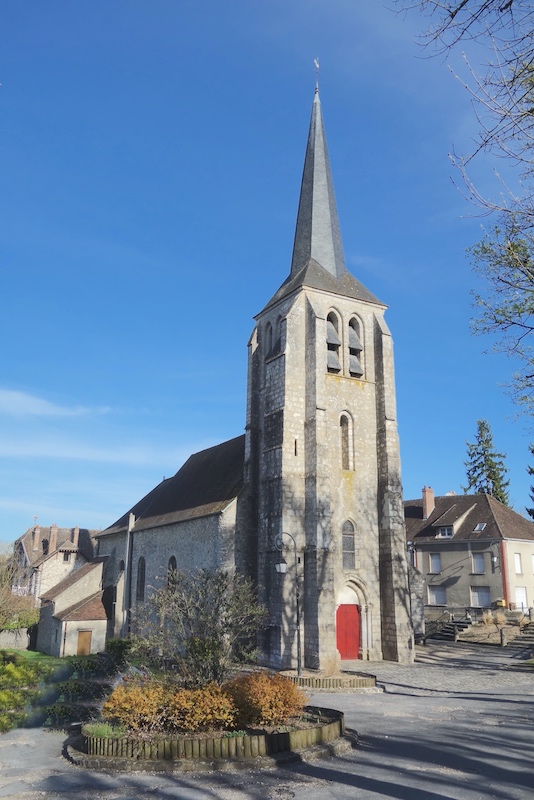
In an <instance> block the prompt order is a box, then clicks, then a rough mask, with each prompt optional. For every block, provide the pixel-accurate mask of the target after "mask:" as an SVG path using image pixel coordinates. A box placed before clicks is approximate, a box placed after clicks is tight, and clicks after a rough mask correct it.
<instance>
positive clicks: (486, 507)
mask: <svg viewBox="0 0 534 800" xmlns="http://www.w3.org/2000/svg"><path fill="white" fill-rule="evenodd" d="M404 517H405V520H406V536H407V538H408V540H412V541H415V542H421V541H431V540H434V539H435V538H436V536H437V534H438V528H439V527H441V526H448V525H453V526H454V524H455V523H456V522H457V521H458V520H460V522H459V524H458V525H457V530H455V531H454V535H453V536H452V539H451V540H452V541H471V540H488V539H497V540H498V539H524V540H530V541H534V522H529V520H527V519H525V517H522V516H521V514H518V513H517V512H516V511H513V510H512V509H511V508H507V507H506V506H504V505H503V504H502V503H500V502H499V501H498V500H496V499H495V498H494V497H491V496H490V495H487V494H463V495H444V496H441V497H436V498H435V507H434V510H433V511H432V513H431V514H430V516H429V517H428V519H423V501H422V499H418V500H406V501H405V503H404ZM462 517H464V519H463V520H462V519H461V518H462ZM482 523H485V526H484V528H483V529H482V530H475V528H476V527H477V526H479V527H482Z"/></svg>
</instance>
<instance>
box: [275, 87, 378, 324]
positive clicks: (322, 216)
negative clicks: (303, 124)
mask: <svg viewBox="0 0 534 800" xmlns="http://www.w3.org/2000/svg"><path fill="white" fill-rule="evenodd" d="M304 286H309V287H310V288H314V289H323V290H324V291H327V292H329V293H332V294H339V295H341V296H343V297H354V298H355V299H357V300H364V301H365V302H369V303H377V304H378V305H380V306H384V304H383V303H381V302H380V300H378V298H377V297H375V295H374V294H372V292H370V291H369V290H368V289H366V288H365V286H364V285H363V284H362V283H360V281H358V280H357V279H356V278H354V277H353V276H352V275H351V274H350V272H348V271H347V267H346V265H345V256H344V253H343V244H342V241H341V230H340V226H339V219H338V213H337V207H336V198H335V194H334V182H333V179H332V170H331V168H330V158H329V155H328V147H327V145H326V137H325V133H324V125H323V117H322V112H321V102H320V100H319V89H318V87H316V89H315V97H314V101H313V106H312V115H311V120H310V129H309V133H308V141H307V145H306V156H305V158H304V170H303V173H302V183H301V188H300V199H299V208H298V214H297V224H296V227H295V241H294V245H293V256H292V259H291V271H290V275H289V277H288V278H287V280H286V281H284V283H283V284H282V286H281V287H280V288H279V289H278V291H277V292H276V294H275V295H274V296H273V297H272V298H271V299H270V300H269V302H268V303H267V305H266V306H265V308H264V309H263V310H265V309H267V308H269V306H271V305H273V304H274V303H277V302H278V301H279V300H281V299H282V298H283V297H287V296H288V295H290V294H291V293H292V292H294V291H296V290H297V289H300V288H302V287H304Z"/></svg>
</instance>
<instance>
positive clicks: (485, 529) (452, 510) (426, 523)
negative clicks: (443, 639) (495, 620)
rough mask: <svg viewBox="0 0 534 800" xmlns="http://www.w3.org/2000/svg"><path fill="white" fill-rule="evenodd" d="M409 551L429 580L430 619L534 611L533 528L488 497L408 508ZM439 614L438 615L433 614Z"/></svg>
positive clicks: (434, 500) (422, 501)
mask: <svg viewBox="0 0 534 800" xmlns="http://www.w3.org/2000/svg"><path fill="white" fill-rule="evenodd" d="M404 513H405V517H406V535H407V540H408V548H409V550H410V552H411V553H412V554H413V555H412V557H413V562H414V565H415V566H416V567H417V569H418V570H419V572H420V573H421V574H422V575H423V577H424V579H425V594H426V597H425V604H426V615H427V617H429V618H432V617H435V616H436V613H440V612H443V611H445V610H448V611H452V610H455V611H464V612H465V610H466V609H489V608H492V607H493V608H494V607H495V606H497V605H499V606H503V607H505V608H508V609H511V610H515V609H519V610H521V609H527V608H529V607H531V606H534V523H533V522H530V521H529V520H527V519H525V518H524V517H522V516H521V515H520V514H517V513H516V512H515V511H513V510H512V509H511V508H507V507H506V506H504V505H503V504H502V503H500V502H499V501H498V500H496V499H495V498H494V497H491V496H490V495H487V494H475V495H472V494H469V495H455V494H448V495H445V496H441V497H435V496H434V492H433V490H432V489H431V488H430V487H429V486H425V487H424V488H423V493H422V498H419V499H417V500H407V501H406V502H405V504H404ZM432 612H435V613H432Z"/></svg>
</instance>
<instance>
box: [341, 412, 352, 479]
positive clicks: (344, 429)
mask: <svg viewBox="0 0 534 800" xmlns="http://www.w3.org/2000/svg"><path fill="white" fill-rule="evenodd" d="M339 431H340V446H341V469H354V454H353V449H352V417H351V416H350V415H349V414H346V413H345V414H342V415H341V416H340V418H339Z"/></svg>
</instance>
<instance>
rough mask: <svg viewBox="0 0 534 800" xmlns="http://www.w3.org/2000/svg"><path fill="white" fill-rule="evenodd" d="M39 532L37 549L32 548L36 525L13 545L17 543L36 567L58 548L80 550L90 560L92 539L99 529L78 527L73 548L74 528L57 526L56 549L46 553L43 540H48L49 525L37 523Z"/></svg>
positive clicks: (30, 562) (92, 550)
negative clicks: (76, 540) (75, 543)
mask: <svg viewBox="0 0 534 800" xmlns="http://www.w3.org/2000/svg"><path fill="white" fill-rule="evenodd" d="M37 527H38V528H39V534H38V537H37V543H36V544H37V550H34V549H33V532H34V530H35V528H36V526H35V525H34V526H32V527H31V528H28V530H27V531H25V532H24V533H23V534H22V536H19V538H18V539H17V540H16V541H15V545H14V546H15V547H16V546H17V545H19V547H21V548H22V549H23V550H24V552H25V554H26V558H27V559H28V563H29V565H30V566H32V567H38V566H39V565H40V564H42V563H43V562H44V561H46V560H47V558H50V557H51V556H52V555H53V553H55V552H57V551H58V550H60V551H63V550H64V549H70V548H72V549H73V550H78V551H79V552H81V553H82V554H83V555H84V556H85V558H87V560H90V559H91V558H93V556H94V546H93V539H94V538H95V536H96V535H97V533H100V531H99V530H95V529H91V528H79V533H78V547H77V548H75V547H74V545H73V544H72V538H73V536H74V528H58V529H57V540H56V541H57V544H56V549H55V550H54V551H51V552H49V553H47V554H45V553H44V552H43V540H45V541H47V542H50V538H51V536H50V527H49V526H43V525H38V526H37Z"/></svg>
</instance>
